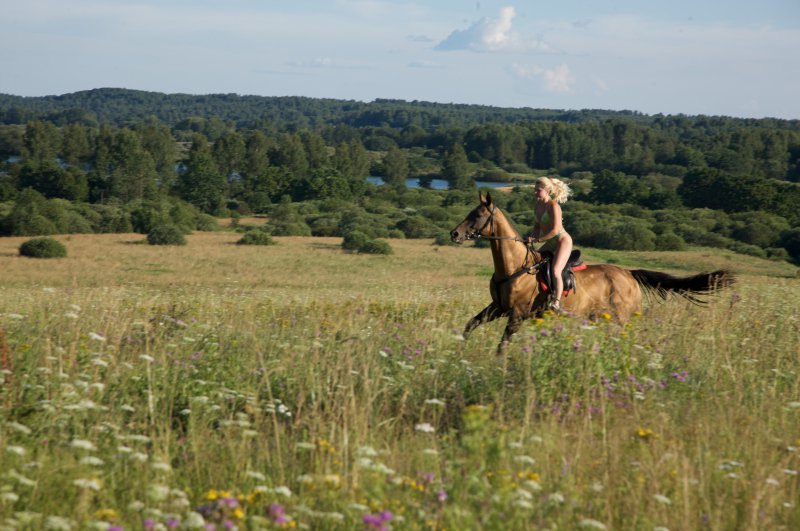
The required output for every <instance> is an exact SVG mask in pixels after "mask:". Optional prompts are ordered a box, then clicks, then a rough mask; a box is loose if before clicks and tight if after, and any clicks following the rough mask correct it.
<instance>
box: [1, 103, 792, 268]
mask: <svg viewBox="0 0 800 531" xmlns="http://www.w3.org/2000/svg"><path fill="white" fill-rule="evenodd" d="M0 160H2V163H0V235H46V234H58V233H81V232H82V233H87V232H129V231H136V232H142V233H147V232H148V231H150V230H151V229H152V228H153V227H154V226H156V225H158V224H165V223H168V224H173V225H176V226H178V227H180V228H181V229H182V230H184V231H187V232H188V231H191V230H213V229H214V227H215V225H216V218H218V217H233V218H238V217H240V216H245V215H253V214H256V215H264V216H265V217H266V219H268V220H269V223H268V225H267V226H268V227H269V230H270V232H271V233H272V234H273V235H289V234H293V235H322V236H341V237H347V236H348V235H349V234H352V233H353V232H359V233H362V234H364V235H366V236H367V237H369V238H435V241H436V243H438V244H440V245H443V244H445V243H446V236H445V234H446V232H447V231H449V229H450V228H452V226H453V225H454V224H455V222H457V221H459V220H460V218H461V217H462V216H463V214H464V213H465V211H466V210H468V209H469V208H470V206H472V205H473V204H474V203H475V201H476V197H477V194H476V193H475V181H495V182H503V183H511V184H512V185H514V184H519V185H520V186H516V187H514V188H513V190H512V191H511V192H510V193H496V194H494V195H495V196H496V200H497V201H498V204H500V206H501V207H503V208H504V209H505V210H506V211H507V212H508V213H509V214H510V216H511V218H512V219H513V221H514V222H515V224H516V225H517V227H518V228H519V229H520V230H521V231H524V230H527V228H528V227H529V226H530V225H531V224H532V209H533V202H534V199H533V195H532V193H531V192H530V190H529V189H526V187H524V186H522V185H524V184H530V183H531V182H532V181H533V180H534V179H535V178H536V177H538V176H540V175H551V176H559V177H561V178H563V179H565V180H567V181H568V182H569V183H570V184H571V186H572V188H573V190H574V196H573V198H572V200H571V201H570V202H568V203H567V204H566V206H565V225H566V228H567V230H569V231H570V233H571V234H572V235H573V238H574V239H575V241H576V244H577V245H585V246H594V247H601V248H612V249H638V250H674V249H682V248H685V247H686V246H689V245H691V246H708V247H716V248H724V249H729V250H732V251H735V252H739V253H744V254H750V255H754V256H760V257H767V258H772V259H775V260H789V261H793V262H795V263H800V209H799V208H798V206H800V121H797V120H778V119H741V118H734V117H724V116H686V115H654V116H650V115H644V114H641V113H637V112H633V111H606V110H578V111H563V110H547V109H531V108H521V109H514V108H498V107H488V106H478V105H458V104H439V103H430V102H418V101H413V102H406V101H402V100H376V101H373V102H369V103H364V102H357V101H343V100H328V99H315V98H301V97H261V96H239V95H235V94H218V95H204V96H193V95H186V94H160V93H153V92H142V91H134V90H126V89H96V90H90V91H83V92H78V93H74V94H66V95H61V96H46V97H20V96H13V95H0ZM369 175H373V176H380V177H382V178H383V181H384V182H385V183H386V184H385V185H383V186H376V185H374V184H371V183H369V182H367V180H366V178H367V177H368V176H369ZM408 178H417V179H419V181H420V183H421V184H422V186H423V187H422V188H420V189H410V188H406V179H408ZM434 178H439V179H445V180H446V181H447V182H448V183H449V189H448V190H430V189H425V185H426V183H429V182H430V181H431V180H432V179H434Z"/></svg>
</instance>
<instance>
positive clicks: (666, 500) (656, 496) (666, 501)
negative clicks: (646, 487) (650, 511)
mask: <svg viewBox="0 0 800 531" xmlns="http://www.w3.org/2000/svg"><path fill="white" fill-rule="evenodd" d="M653 498H654V499H655V500H656V501H657V502H658V503H663V504H664V505H672V500H670V499H669V498H667V497H666V496H664V495H663V494H653Z"/></svg>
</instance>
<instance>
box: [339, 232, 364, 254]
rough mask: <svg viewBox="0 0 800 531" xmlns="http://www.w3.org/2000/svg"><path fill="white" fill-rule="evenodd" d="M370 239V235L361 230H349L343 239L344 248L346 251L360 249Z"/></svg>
mask: <svg viewBox="0 0 800 531" xmlns="http://www.w3.org/2000/svg"><path fill="white" fill-rule="evenodd" d="M369 240H370V238H369V236H367V235H366V234H364V233H363V232H361V231H359V230H354V231H351V232H348V233H347V234H345V235H344V240H342V249H344V250H346V251H358V250H359V249H360V248H361V246H362V245H364V244H365V243H367V242H368V241H369Z"/></svg>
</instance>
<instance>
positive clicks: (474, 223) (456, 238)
mask: <svg viewBox="0 0 800 531" xmlns="http://www.w3.org/2000/svg"><path fill="white" fill-rule="evenodd" d="M478 198H479V199H480V203H479V204H478V206H476V207H475V208H474V209H473V210H472V212H470V213H469V214H467V217H466V218H464V221H462V222H461V223H459V224H458V225H457V226H456V228H454V229H453V230H451V231H450V240H451V241H453V242H454V243H464V240H474V239H475V238H477V237H478V236H491V234H490V233H491V230H492V229H491V221H492V218H493V217H494V211H495V209H496V208H497V207H495V205H494V201H492V196H491V194H489V193H487V194H486V197H484V196H483V194H481V193H480V192H479V193H478Z"/></svg>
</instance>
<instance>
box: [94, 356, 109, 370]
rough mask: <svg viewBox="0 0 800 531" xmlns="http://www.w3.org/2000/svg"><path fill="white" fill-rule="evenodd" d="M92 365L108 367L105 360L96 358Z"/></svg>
mask: <svg viewBox="0 0 800 531" xmlns="http://www.w3.org/2000/svg"><path fill="white" fill-rule="evenodd" d="M92 365H96V366H97V367H104V368H105V367H108V362H107V361H105V360H101V359H100V358H95V359H93V360H92Z"/></svg>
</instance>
